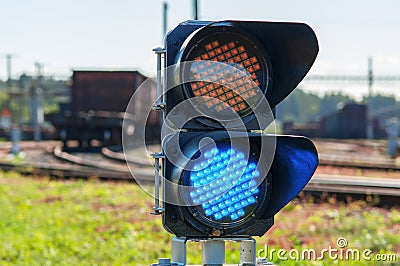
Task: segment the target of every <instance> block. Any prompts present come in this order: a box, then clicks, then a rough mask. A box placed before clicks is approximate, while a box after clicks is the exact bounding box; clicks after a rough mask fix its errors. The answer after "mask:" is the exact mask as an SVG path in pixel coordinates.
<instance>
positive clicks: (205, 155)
mask: <svg viewBox="0 0 400 266" xmlns="http://www.w3.org/2000/svg"><path fill="white" fill-rule="evenodd" d="M199 156H200V157H199ZM193 158H196V162H197V163H194V164H192V165H190V168H191V169H192V170H191V171H186V172H185V173H184V185H186V186H190V187H191V189H190V190H189V191H190V192H189V194H188V195H183V197H184V198H186V200H187V201H188V203H189V204H190V205H192V208H191V209H192V212H195V213H197V215H196V216H198V217H199V219H200V220H202V221H203V222H206V223H208V222H211V223H215V224H230V225H235V224H236V222H239V221H241V220H243V219H245V218H247V217H249V216H250V215H252V214H253V213H254V212H255V211H256V210H257V209H258V207H259V204H260V201H262V200H263V199H264V198H265V195H266V194H267V193H266V191H265V186H264V182H262V181H263V178H265V177H264V176H262V173H261V172H262V171H260V169H258V168H257V158H256V156H255V155H254V154H250V155H248V156H247V155H246V153H245V152H243V151H242V150H241V149H240V148H238V147H231V146H230V144H229V142H219V143H217V146H214V145H210V146H208V147H205V148H204V149H202V153H201V154H200V152H198V153H196V154H195V155H194V156H193Z"/></svg>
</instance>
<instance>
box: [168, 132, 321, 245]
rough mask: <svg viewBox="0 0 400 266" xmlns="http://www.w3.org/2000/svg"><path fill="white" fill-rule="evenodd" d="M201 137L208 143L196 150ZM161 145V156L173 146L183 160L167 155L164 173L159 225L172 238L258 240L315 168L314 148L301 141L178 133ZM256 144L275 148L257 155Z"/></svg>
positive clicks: (237, 134)
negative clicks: (161, 223) (163, 210)
mask: <svg viewBox="0 0 400 266" xmlns="http://www.w3.org/2000/svg"><path fill="white" fill-rule="evenodd" d="M204 138H207V139H209V140H211V141H210V142H209V143H208V144H206V145H201V144H202V143H201V140H202V139H204ZM173 139H174V140H173ZM165 143H166V149H165V150H166V151H169V150H171V151H173V150H174V149H173V147H172V146H169V145H175V144H176V143H179V145H180V147H181V148H182V151H183V154H184V155H185V157H186V160H180V159H181V156H182V155H181V154H180V155H175V154H168V153H167V154H166V156H167V158H168V160H167V164H166V165H165V169H164V170H165V176H166V177H168V178H167V180H168V181H167V183H166V195H165V196H166V198H165V202H166V203H165V212H164V215H163V225H164V227H165V229H166V230H167V231H169V232H171V233H173V234H175V235H177V236H186V237H192V238H196V237H199V238H207V237H248V236H262V235H264V234H265V232H266V231H267V230H268V229H269V228H270V227H271V226H272V225H273V221H274V219H273V217H274V215H275V214H276V213H277V212H279V210H281V209H282V208H283V207H284V206H285V205H286V204H287V203H288V202H289V201H290V200H292V199H293V198H294V197H296V195H297V194H298V193H299V192H300V191H301V190H302V189H303V187H304V186H305V185H306V184H307V183H308V181H309V180H310V178H311V177H312V175H313V173H314V171H315V169H316V167H317V165H318V155H317V151H316V149H315V146H314V145H313V143H312V142H311V141H310V140H309V139H307V138H304V137H294V136H282V135H264V134H260V133H251V132H235V133H234V134H233V133H230V136H229V135H228V133H227V132H226V131H212V132H203V133H201V134H199V132H180V133H179V136H173V137H171V139H170V141H166V142H165ZM174 143H175V144H174ZM262 144H263V145H267V146H271V147H272V146H275V147H276V148H275V152H274V153H273V154H271V153H265V152H262V150H260V149H259V147H261V145H262ZM199 147H200V148H199ZM268 150H269V151H271V149H268ZM174 156H176V158H174ZM178 157H179V158H178ZM171 162H181V163H180V165H174V164H173V163H171Z"/></svg>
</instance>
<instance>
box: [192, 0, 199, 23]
mask: <svg viewBox="0 0 400 266" xmlns="http://www.w3.org/2000/svg"><path fill="white" fill-rule="evenodd" d="M193 11H194V14H193V15H194V16H193V19H194V20H198V19H199V2H198V1H197V0H193Z"/></svg>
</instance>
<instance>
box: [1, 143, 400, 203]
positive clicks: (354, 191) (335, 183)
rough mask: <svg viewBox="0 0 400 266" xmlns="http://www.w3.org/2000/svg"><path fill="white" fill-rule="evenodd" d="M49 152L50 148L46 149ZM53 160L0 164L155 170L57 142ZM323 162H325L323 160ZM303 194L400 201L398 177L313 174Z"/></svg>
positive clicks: (68, 171) (84, 171) (104, 172)
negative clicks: (65, 147)
mask: <svg viewBox="0 0 400 266" xmlns="http://www.w3.org/2000/svg"><path fill="white" fill-rule="evenodd" d="M46 152H47V153H49V151H46ZM51 153H52V154H51V156H52V158H53V160H50V161H48V162H36V163H34V164H32V163H24V164H12V163H5V162H1V163H0V168H1V169H3V170H5V171H16V172H19V173H21V174H24V175H46V176H51V177H54V178H91V177H96V178H98V179H101V180H114V181H123V182H135V179H136V180H140V181H141V182H149V183H152V182H154V169H153V168H152V165H151V163H150V161H149V160H147V159H145V158H142V157H138V158H136V157H135V156H128V157H129V165H130V167H131V170H132V172H133V175H134V177H135V178H133V177H132V175H131V173H130V172H129V169H128V167H127V165H126V163H125V156H124V155H123V154H122V153H120V152H115V151H110V150H109V149H106V148H103V149H102V155H99V154H93V155H87V154H86V155H85V154H83V153H70V152H65V151H62V150H61V148H60V146H58V145H56V146H55V147H54V148H53V149H52V151H51ZM324 163H326V161H325V162H324ZM303 192H304V193H306V194H311V195H315V196H322V195H326V194H335V195H339V197H344V198H345V197H349V196H351V197H352V198H355V199H357V198H364V199H365V198H366V197H370V196H376V197H379V200H380V201H381V203H382V204H390V205H398V204H399V203H400V178H399V179H394V178H371V177H356V176H343V175H330V174H316V175H314V177H313V178H312V179H311V181H310V182H309V183H308V185H307V186H306V187H305V188H304V190H303Z"/></svg>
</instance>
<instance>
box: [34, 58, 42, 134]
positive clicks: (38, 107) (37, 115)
mask: <svg viewBox="0 0 400 266" xmlns="http://www.w3.org/2000/svg"><path fill="white" fill-rule="evenodd" d="M35 69H36V79H37V84H36V86H35V87H34V88H33V92H32V122H33V127H34V135H33V138H34V140H35V141H40V140H41V137H42V136H41V131H40V126H41V124H42V123H43V101H42V97H43V89H42V88H41V87H42V78H43V64H41V63H39V62H35Z"/></svg>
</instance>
